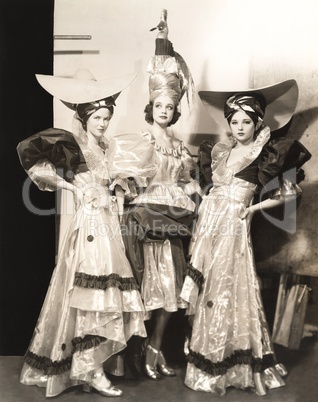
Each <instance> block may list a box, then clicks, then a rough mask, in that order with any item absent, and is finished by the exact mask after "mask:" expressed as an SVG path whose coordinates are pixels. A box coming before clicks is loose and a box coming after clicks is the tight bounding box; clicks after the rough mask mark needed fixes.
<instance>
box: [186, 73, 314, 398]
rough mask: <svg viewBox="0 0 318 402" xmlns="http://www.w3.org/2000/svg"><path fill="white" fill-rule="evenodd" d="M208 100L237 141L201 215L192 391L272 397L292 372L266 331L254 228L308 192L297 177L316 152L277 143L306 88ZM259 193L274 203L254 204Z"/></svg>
mask: <svg viewBox="0 0 318 402" xmlns="http://www.w3.org/2000/svg"><path fill="white" fill-rule="evenodd" d="M199 95H200V97H201V100H202V101H203V103H204V104H205V105H206V106H207V108H208V111H209V113H210V114H211V116H212V117H213V118H214V119H215V120H216V121H217V122H218V123H219V124H220V125H221V126H222V127H225V129H226V130H227V131H228V130H229V129H230V131H231V135H230V137H229V139H228V140H227V141H221V142H219V143H217V144H216V145H214V147H213V148H212V152H211V157H212V164H211V168H212V186H213V187H212V189H210V191H209V193H208V194H207V195H206V196H205V197H204V199H203V201H202V203H201V205H200V208H199V212H198V214H199V216H198V222H197V226H196V229H195V231H194V234H193V237H192V241H191V245H190V256H191V260H190V263H189V272H190V273H191V272H192V276H191V275H189V276H187V277H186V279H185V282H184V286H183V289H182V293H181V297H182V298H183V300H185V301H188V302H189V303H190V307H189V314H190V315H193V314H194V319H193V328H192V335H191V339H190V341H189V344H188V345H187V348H188V354H187V359H188V365H187V371H186V378H185V384H186V385H187V386H188V387H190V388H192V389H194V390H196V391H205V392H218V393H220V394H222V395H223V394H225V392H226V389H227V388H228V387H231V386H233V387H237V388H242V389H247V388H251V389H254V390H255V392H256V393H257V394H258V395H264V394H265V393H266V388H276V387H280V386H282V385H284V381H283V379H282V376H284V375H285V374H286V371H285V368H284V366H282V365H281V364H279V363H278V362H277V361H276V357H275V353H274V349H273V345H272V341H271V336H270V333H269V330H268V326H267V322H266V317H265V313H264V308H263V305H262V301H261V293H260V288H259V283H258V278H257V274H256V270H255V262H254V256H253V250H252V244H251V236H250V222H251V218H252V216H253V214H254V212H255V211H258V210H264V209H266V208H271V207H274V206H276V205H279V204H281V203H283V202H288V200H291V199H293V198H294V197H296V196H297V195H298V194H299V193H300V188H299V187H298V185H297V182H296V171H297V170H298V169H300V167H301V166H302V165H303V164H304V163H305V162H306V161H307V160H308V159H309V158H310V153H309V152H308V151H307V150H306V148H304V147H303V146H302V145H301V144H300V143H299V142H298V141H296V140H291V139H288V138H285V137H282V138H274V139H271V131H270V130H277V129H279V128H280V127H283V126H285V125H286V124H287V123H288V122H289V120H290V119H291V117H292V115H293V113H294V110H295V107H296V103H297V99H298V87H297V83H296V81H295V80H287V81H283V82H281V83H278V84H275V85H271V86H269V87H265V88H260V89H255V90H245V91H238V92H235V91H232V92H230V91H229V92H215V91H202V92H199ZM293 168H294V170H293ZM286 172H288V173H286ZM293 172H294V176H293V174H292V173H293ZM262 188H263V190H262ZM261 190H262V191H261ZM269 190H270V191H269ZM259 192H260V193H261V195H262V194H264V193H267V198H266V197H265V198H264V197H263V198H261V199H260V202H258V203H253V199H254V195H255V194H257V193H259ZM264 241H265V239H264ZM194 278H195V279H196V280H194Z"/></svg>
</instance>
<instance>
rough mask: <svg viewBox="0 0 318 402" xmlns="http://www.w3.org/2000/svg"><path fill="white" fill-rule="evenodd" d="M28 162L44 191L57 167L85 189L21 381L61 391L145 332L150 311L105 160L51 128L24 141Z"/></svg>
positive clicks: (49, 391)
mask: <svg viewBox="0 0 318 402" xmlns="http://www.w3.org/2000/svg"><path fill="white" fill-rule="evenodd" d="M18 153H19V156H20V160H21V163H22V165H23V167H24V168H25V169H26V171H27V173H28V174H29V176H30V177H31V179H32V180H33V181H34V182H35V183H36V184H37V185H38V187H39V188H40V189H41V190H48V191H52V190H54V187H52V186H50V185H48V184H46V183H45V182H44V181H43V180H42V178H43V177H44V176H51V177H54V176H55V175H56V171H57V168H59V170H60V171H61V169H62V171H63V174H64V176H65V178H66V179H67V180H70V181H72V183H73V184H74V185H75V186H77V187H79V188H81V189H82V191H83V192H84V193H85V196H84V202H83V204H82V205H81V206H80V207H79V208H78V209H77V211H76V213H75V215H74V216H73V217H72V219H71V222H70V224H69V226H68V229H67V232H66V234H65V237H64V240H63V244H62V247H61V248H60V252H59V255H58V261H57V265H56V267H55V269H54V271H53V275H52V278H51V282H50V285H49V288H48V291H47V294H46V298H45V301H44V304H43V307H42V310H41V313H40V316H39V318H38V321H37V324H36V327H35V330H34V334H33V338H32V340H31V343H30V345H29V348H28V350H27V352H26V355H25V363H24V366H23V369H22V373H21V378H20V380H21V382H22V383H23V384H26V385H38V386H40V387H46V396H48V397H50V396H56V395H58V394H60V393H61V392H62V391H63V390H65V389H66V388H68V387H70V386H74V385H79V384H82V383H83V382H85V381H89V380H90V376H91V372H92V370H95V369H97V368H99V367H100V366H101V365H103V363H105V362H106V361H107V360H108V359H109V358H110V357H111V356H113V355H115V354H116V353H118V352H119V351H121V350H123V349H124V348H125V347H126V344H127V341H128V339H129V338H130V337H131V336H132V335H139V336H142V337H145V336H146V331H145V327H144V308H143V304H142V300H141V297H140V292H139V287H138V285H137V283H136V281H135V279H134V278H133V275H132V271H131V268H130V264H129V262H128V260H127V258H126V255H125V250H124V245H123V241H122V237H121V230H120V226H119V220H118V214H117V210H116V208H117V207H116V200H115V199H114V197H113V196H112V194H111V192H110V191H109V173H108V161H107V150H106V152H105V154H104V156H103V157H99V156H97V155H96V154H94V153H93V152H92V151H91V150H90V149H89V148H88V147H87V146H85V145H83V144H81V146H79V145H78V144H77V142H76V141H75V139H74V137H73V136H72V134H71V133H68V132H66V131H63V130H57V129H49V130H46V131H44V132H41V133H39V134H36V135H34V136H32V137H30V138H28V139H27V140H25V141H23V142H22V143H20V144H19V146H18Z"/></svg>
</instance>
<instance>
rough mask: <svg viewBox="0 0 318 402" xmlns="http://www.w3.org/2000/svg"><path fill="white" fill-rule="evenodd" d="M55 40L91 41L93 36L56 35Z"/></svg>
mask: <svg viewBox="0 0 318 402" xmlns="http://www.w3.org/2000/svg"><path fill="white" fill-rule="evenodd" d="M53 38H54V40H91V39H92V35H54V36H53Z"/></svg>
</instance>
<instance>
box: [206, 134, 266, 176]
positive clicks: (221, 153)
mask: <svg viewBox="0 0 318 402" xmlns="http://www.w3.org/2000/svg"><path fill="white" fill-rule="evenodd" d="M269 139H270V129H269V127H265V128H264V129H263V130H262V131H261V132H260V133H259V135H258V136H257V138H256V140H255V141H254V144H253V146H252V148H251V150H250V152H248V153H247V154H246V155H245V156H244V157H243V158H242V160H241V161H239V162H237V163H235V164H233V165H232V166H226V161H227V159H228V157H229V154H230V152H231V150H232V148H233V147H234V146H235V142H234V141H228V142H220V143H219V144H217V145H218V146H217V147H215V152H216V154H217V155H215V156H216V162H220V160H221V159H222V160H223V161H224V164H225V166H226V168H227V169H230V170H232V171H233V173H234V174H236V173H238V172H240V171H242V170H244V169H245V168H246V167H247V166H249V165H250V164H251V163H252V162H253V161H255V159H256V158H257V157H258V156H259V155H260V153H261V152H262V149H263V147H264V146H265V145H266V143H267V142H268V140H269ZM212 169H213V166H212Z"/></svg>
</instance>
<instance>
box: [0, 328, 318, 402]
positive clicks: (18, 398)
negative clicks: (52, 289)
mask: <svg viewBox="0 0 318 402" xmlns="http://www.w3.org/2000/svg"><path fill="white" fill-rule="evenodd" d="M276 352H277V356H278V358H279V360H280V361H281V362H283V363H284V364H285V365H286V366H287V368H288V371H289V375H288V377H287V379H286V386H285V387H283V388H279V389H276V390H271V391H269V392H268V394H267V395H266V396H257V395H255V394H254V393H250V392H247V391H241V390H237V389H229V390H228V392H227V394H226V396H224V397H220V396H219V395H215V394H206V393H203V392H195V391H192V390H190V389H189V388H187V387H186V386H185V385H184V383H183V378H184V373H185V366H184V364H182V365H179V366H178V365H175V366H174V367H175V368H176V371H177V374H178V375H177V377H173V378H167V377H166V378H162V379H161V380H159V381H153V380H150V379H147V378H144V379H143V380H142V381H131V380H124V379H122V378H120V377H119V378H118V379H116V381H113V382H114V384H116V385H117V386H118V387H120V388H121V389H122V390H123V392H124V395H123V396H122V397H121V398H105V397H103V396H101V395H99V394H97V393H93V394H87V393H84V392H82V390H81V388H79V387H74V388H71V389H69V390H67V391H66V392H64V393H63V394H61V395H59V396H58V397H54V398H46V397H45V390H44V389H43V388H39V387H37V386H26V385H23V384H21V383H20V382H19V376H20V370H21V366H22V360H23V359H22V357H21V356H14V357H12V356H2V357H0V402H40V401H47V400H56V401H58V402H88V401H89V402H94V401H95V402H98V401H105V400H117V401H118V402H119V401H122V402H135V401H136V402H137V401H138V402H149V401H151V402H152V401H153V402H156V401H158V402H159V401H160V402H179V401H182V402H207V401H220V400H223V401H225V402H241V401H242V402H250V401H261V400H262V401H271V402H285V401H286V402H316V401H317V400H318V337H317V335H315V336H312V337H308V338H304V339H303V341H302V344H301V347H300V349H299V350H289V349H285V348H283V347H276Z"/></svg>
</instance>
